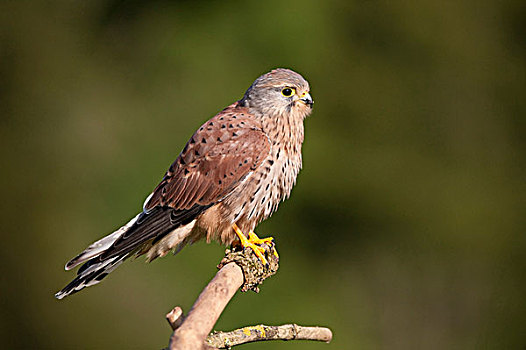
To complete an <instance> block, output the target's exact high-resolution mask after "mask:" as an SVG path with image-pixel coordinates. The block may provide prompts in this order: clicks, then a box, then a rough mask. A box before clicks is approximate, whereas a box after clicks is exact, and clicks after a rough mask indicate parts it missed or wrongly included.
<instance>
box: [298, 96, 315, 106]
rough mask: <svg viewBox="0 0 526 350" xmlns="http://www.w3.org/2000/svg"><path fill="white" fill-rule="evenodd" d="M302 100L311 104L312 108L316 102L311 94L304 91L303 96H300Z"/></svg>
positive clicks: (308, 104)
mask: <svg viewBox="0 0 526 350" xmlns="http://www.w3.org/2000/svg"><path fill="white" fill-rule="evenodd" d="M300 101H301V102H303V103H305V104H306V105H307V106H309V107H310V108H312V105H313V104H314V101H313V100H312V97H311V95H310V94H309V93H308V92H306V93H304V94H303V95H302V96H301V97H300Z"/></svg>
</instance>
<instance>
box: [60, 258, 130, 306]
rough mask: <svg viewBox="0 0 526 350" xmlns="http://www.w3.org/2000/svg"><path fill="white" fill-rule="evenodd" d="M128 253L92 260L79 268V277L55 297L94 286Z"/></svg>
mask: <svg viewBox="0 0 526 350" xmlns="http://www.w3.org/2000/svg"><path fill="white" fill-rule="evenodd" d="M127 257H128V254H126V255H124V256H121V257H117V256H116V257H114V258H111V259H109V260H104V261H102V262H95V261H94V260H90V261H88V262H87V263H85V264H84V265H82V267H81V268H80V269H79V271H78V274H77V277H76V278H75V279H74V280H73V281H71V282H70V283H69V284H68V285H67V286H65V287H64V288H62V290H61V291H60V292H57V293H56V294H55V298H57V299H62V298H64V297H66V296H68V295H71V294H74V293H77V292H78V291H80V290H81V289H83V288H85V287H89V286H92V285H94V284H97V283H99V282H100V281H102V279H103V278H104V277H106V276H107V275H108V274H109V273H110V272H112V271H113V270H115V269H116V268H117V266H119V265H120V264H121V263H122V262H123V261H124V260H125V259H126V258H127Z"/></svg>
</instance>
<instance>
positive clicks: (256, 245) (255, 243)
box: [232, 224, 278, 266]
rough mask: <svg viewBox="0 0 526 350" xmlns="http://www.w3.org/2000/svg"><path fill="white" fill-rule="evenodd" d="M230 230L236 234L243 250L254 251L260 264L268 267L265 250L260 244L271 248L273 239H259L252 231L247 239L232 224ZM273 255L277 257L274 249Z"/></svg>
mask: <svg viewBox="0 0 526 350" xmlns="http://www.w3.org/2000/svg"><path fill="white" fill-rule="evenodd" d="M232 228H233V229H234V231H235V232H236V234H237V236H238V237H239V241H240V242H241V246H242V247H243V248H247V247H248V248H250V249H252V250H253V251H254V253H255V254H256V256H257V257H258V258H259V260H260V261H261V263H263V264H264V265H267V266H268V262H267V259H266V258H265V251H266V249H265V248H263V247H261V246H260V245H261V244H267V245H269V246H272V244H273V243H274V238H272V237H267V238H259V237H258V236H257V235H256V234H255V233H254V231H250V232H249V233H248V238H247V237H246V236H245V234H244V233H243V232H242V231H241V229H240V228H239V227H238V226H237V225H236V224H233V225H232ZM274 254H275V255H276V256H278V255H277V254H278V253H277V252H276V250H275V249H274Z"/></svg>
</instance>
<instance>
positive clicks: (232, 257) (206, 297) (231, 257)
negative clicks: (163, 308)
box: [166, 246, 332, 350]
mask: <svg viewBox="0 0 526 350" xmlns="http://www.w3.org/2000/svg"><path fill="white" fill-rule="evenodd" d="M267 259H268V261H269V266H264V265H262V264H261V263H260V262H259V260H258V258H257V257H256V255H255V254H253V252H252V250H250V249H246V250H245V251H242V250H240V251H231V250H227V251H226V256H225V258H223V260H222V261H221V263H220V264H219V266H218V268H219V271H218V272H217V274H216V275H215V277H214V278H213V279H212V280H211V281H210V283H208V285H207V286H206V287H205V289H204V290H203V291H202V292H201V294H200V295H199V297H198V298H197V301H196V302H195V303H194V305H193V306H192V308H191V310H190V312H189V313H188V316H187V317H184V315H183V310H182V309H181V308H180V307H178V306H176V307H175V308H174V309H173V310H172V311H171V312H170V313H168V314H167V315H166V319H167V320H168V322H169V323H170V326H171V327H172V329H173V330H174V332H173V334H172V336H171V338H170V345H169V349H170V350H174V349H177V350H194V349H207V350H210V349H227V348H230V347H232V346H235V345H239V344H244V343H249V342H255V341H263V340H294V339H298V340H299V339H303V340H319V341H324V342H330V341H331V339H332V332H331V331H330V329H328V328H324V327H303V326H298V325H295V324H287V325H282V326H265V325H258V326H249V327H244V328H240V329H236V330H234V331H231V332H214V333H212V334H210V332H211V330H212V328H213V327H214V325H215V323H216V322H217V319H218V318H219V316H220V315H221V313H222V312H223V310H224V309H225V307H226V305H227V304H228V302H229V301H230V299H232V297H233V296H234V294H235V293H236V291H237V290H238V289H240V288H241V290H242V291H247V290H249V289H250V290H254V291H256V292H257V291H258V290H259V289H258V285H259V284H261V283H262V282H263V280H265V279H266V278H267V277H270V276H272V275H273V274H275V273H276V271H277V269H278V266H279V265H278V262H279V257H278V255H277V253H276V251H275V249H274V247H273V246H272V247H269V254H267Z"/></svg>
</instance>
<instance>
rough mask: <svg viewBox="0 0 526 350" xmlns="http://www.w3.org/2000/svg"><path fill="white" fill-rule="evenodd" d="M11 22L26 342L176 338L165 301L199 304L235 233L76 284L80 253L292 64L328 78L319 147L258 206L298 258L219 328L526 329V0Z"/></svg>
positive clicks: (112, 13) (338, 331)
mask: <svg viewBox="0 0 526 350" xmlns="http://www.w3.org/2000/svg"><path fill="white" fill-rule="evenodd" d="M0 28H1V31H0V116H1V118H0V140H1V141H0V142H1V151H0V152H1V157H2V161H3V166H2V171H1V185H2V188H1V191H2V197H3V199H2V204H1V211H0V212H1V214H0V215H1V222H2V225H1V233H2V245H1V248H0V249H1V251H0V276H1V281H2V286H1V303H2V310H1V317H0V337H1V340H2V344H3V346H5V348H53V349H68V348H90V349H125V348H137V349H160V348H162V347H163V346H166V344H167V342H168V338H169V335H170V329H169V327H168V324H167V323H166V321H165V320H164V315H165V313H166V312H167V311H169V310H170V309H171V308H172V307H173V306H175V305H181V306H182V307H183V309H184V310H186V311H188V310H189V308H190V306H191V305H192V304H193V302H194V300H195V298H196V297H197V295H198V293H199V292H200V291H201V289H202V288H203V286H204V285H206V283H207V282H208V281H209V279H210V278H211V277H212V276H213V275H214V273H215V272H216V269H215V265H216V264H217V263H218V261H219V260H220V259H221V257H222V256H223V251H224V248H222V247H220V246H219V245H217V244H210V245H207V244H204V243H199V244H196V245H194V246H192V247H187V248H186V249H184V250H183V251H182V252H181V253H180V254H179V255H178V256H177V257H175V258H174V257H166V258H164V259H159V260H156V261H155V262H153V263H152V264H145V263H144V262H143V260H142V259H141V260H140V261H139V260H138V261H135V262H133V261H132V262H128V263H126V264H124V265H122V266H121V267H120V268H119V269H118V270H116V271H115V272H114V273H113V274H112V275H111V277H110V278H108V279H106V280H105V281H104V282H103V283H102V284H100V285H98V286H96V287H93V288H89V289H86V290H84V291H83V292H82V293H79V294H77V295H74V296H72V297H69V298H67V299H65V300H63V301H57V300H55V299H54V298H53V293H54V292H55V291H57V290H58V289H60V288H61V287H63V286H64V285H65V284H66V283H67V282H69V281H70V280H71V279H72V278H73V276H74V273H71V272H69V273H65V272H64V271H63V266H64V263H65V262H66V261H67V260H68V259H69V258H71V257H72V256H74V255H75V254H77V253H78V252H79V251H80V250H82V249H83V248H85V247H86V246H87V245H88V244H89V243H91V242H92V241H94V240H96V239H98V238H100V237H101V236H102V235H105V234H107V233H110V232H111V231H112V230H114V229H116V228H117V227H119V226H120V225H121V224H123V223H125V222H126V221H127V220H128V219H129V218H131V217H132V216H134V215H135V214H136V213H137V212H138V211H139V210H140V208H141V205H142V201H143V200H144V198H145V197H146V195H148V194H149V193H150V191H151V190H152V189H153V187H154V186H155V185H156V184H157V183H158V181H159V180H160V179H161V177H162V174H163V173H164V171H165V170H166V169H167V167H168V166H169V164H170V163H171V162H172V160H173V159H175V157H176V156H177V154H178V153H179V151H180V150H181V148H182V146H183V145H184V143H185V142H186V140H187V139H188V138H189V136H190V135H191V134H192V133H193V131H194V130H195V129H196V128H197V127H198V126H199V125H200V124H201V123H202V122H204V121H205V120H206V119H208V118H209V117H211V116H212V115H214V114H215V113H216V112H217V111H219V110H220V109H222V108H223V107H224V106H226V105H228V104H229V103H231V102H233V101H235V100H237V99H239V98H240V97H242V95H243V92H244V91H245V89H246V88H247V87H248V86H249V85H250V84H251V82H252V81H253V80H254V79H255V78H256V77H257V76H259V75H260V74H262V73H265V72H266V71H268V70H270V69H271V68H275V67H289V68H292V69H295V70H297V71H298V72H300V73H302V74H303V75H304V76H305V77H306V78H307V79H308V80H309V81H310V84H311V87H312V95H313V97H314V99H315V102H316V103H315V108H314V113H313V115H312V116H311V117H309V118H308V119H307V120H306V141H305V145H304V170H303V171H302V172H301V173H300V176H299V179H298V184H297V186H296V188H295V189H294V191H293V193H292V198H291V199H290V200H289V201H287V202H285V203H283V204H282V205H281V206H280V210H279V211H278V212H277V213H276V214H275V215H274V216H273V217H272V218H271V219H270V220H268V221H267V222H265V223H263V224H261V225H260V226H259V228H258V232H259V233H260V235H262V236H266V235H274V236H275V237H276V238H277V242H278V248H279V252H280V254H281V267H280V270H279V273H278V274H277V275H276V276H275V277H273V278H271V279H269V280H267V281H266V282H265V283H264V285H263V286H262V289H261V293H260V294H255V293H245V294H238V295H236V297H235V298H234V299H233V300H232V302H231V303H230V304H229V306H228V308H227V309H226V311H225V312H224V314H223V316H222V317H221V319H220V320H219V322H218V323H217V325H216V329H220V330H229V329H233V328H237V327H240V326H244V325H249V324H258V323H266V324H281V323H289V322H296V323H299V324H305V325H325V326H330V327H331V328H332V329H333V331H334V340H333V342H332V343H331V344H330V345H326V344H321V343H308V342H286V343H285V342H267V343H261V344H249V345H245V346H241V347H240V348H241V349H289V350H293V349H379V348H388V349H475V348H484V349H523V348H524V347H525V346H526V312H525V311H526V236H525V229H526V220H525V217H526V216H525V214H526V212H525V195H526V191H525V181H524V179H525V167H524V165H525V164H524V160H525V153H526V152H525V148H526V147H525V137H524V135H525V131H526V130H525V129H526V125H525V122H524V121H525V117H526V45H525V41H524V38H525V37H526V5H525V2H524V1H492V2H491V1H489V2H488V1H486V2H484V1H482V2H481V1H425V2H410V1H398V2H395V1H309V0H303V1H287V2H283V1H265V2H259V1H258V2H256V1H252V2H245V1H223V2H212V1H208V2H206V1H202V2H197V1H183V2H172V1H144V2H141V1H115V0H114V1H86V2H81V1H54V2H51V1H44V2H37V1H3V2H2V3H1V5H0ZM246 310H249V312H246Z"/></svg>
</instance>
